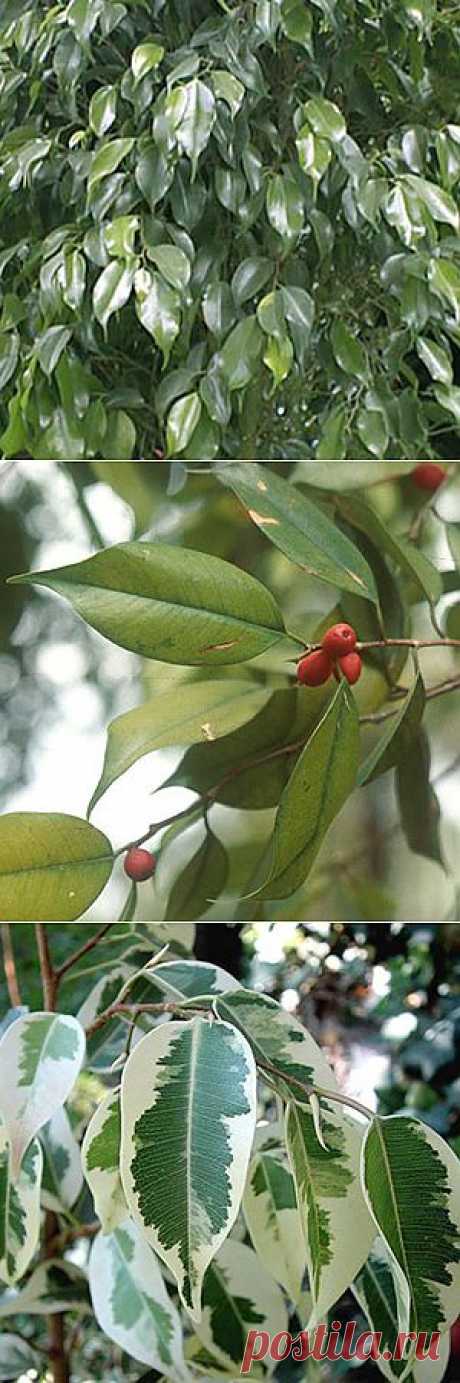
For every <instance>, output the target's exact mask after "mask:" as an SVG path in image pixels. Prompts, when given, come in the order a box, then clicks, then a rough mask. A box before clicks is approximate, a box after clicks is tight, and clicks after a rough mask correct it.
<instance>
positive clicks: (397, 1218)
mask: <svg viewBox="0 0 460 1383" xmlns="http://www.w3.org/2000/svg"><path fill="white" fill-rule="evenodd" d="M374 1127H375V1132H376V1134H377V1137H378V1140H379V1143H380V1146H381V1149H382V1155H383V1161H384V1165H385V1170H386V1173H387V1179H388V1186H389V1191H390V1196H391V1203H392V1206H393V1212H394V1217H395V1221H396V1228H397V1230H398V1233H399V1239H400V1249H401V1257H402V1259H403V1263H404V1269H403V1271H404V1274H405V1277H406V1279H407V1284H408V1287H409V1288H410V1294H411V1299H412V1305H413V1309H414V1316H415V1322H414V1329H415V1330H416V1331H417V1332H418V1316H417V1301H416V1297H415V1293H414V1289H413V1280H412V1274H411V1272H410V1271H409V1263H408V1259H407V1254H406V1249H405V1244H404V1239H403V1233H402V1224H401V1217H400V1213H399V1205H398V1201H397V1198H396V1193H395V1189H394V1185H393V1180H392V1176H391V1167H390V1163H389V1160H388V1154H387V1149H386V1144H385V1139H384V1137H383V1133H382V1130H381V1124H380V1120H379V1119H376V1120H375V1125H374ZM399 1266H401V1265H399Z"/></svg>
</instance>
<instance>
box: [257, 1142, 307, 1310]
mask: <svg viewBox="0 0 460 1383" xmlns="http://www.w3.org/2000/svg"><path fill="white" fill-rule="evenodd" d="M243 1210H244V1216H245V1220H246V1224H247V1227H248V1230H249V1233H250V1236H251V1239H252V1242H253V1245H254V1248H255V1250H256V1253H257V1254H258V1256H259V1261H260V1262H261V1263H263V1264H264V1266H265V1268H267V1270H268V1272H269V1273H270V1274H271V1276H272V1277H274V1279H275V1282H279V1283H280V1284H281V1286H282V1287H284V1290H285V1292H287V1294H288V1296H289V1297H290V1299H291V1301H293V1302H297V1301H298V1300H299V1297H300V1293H301V1289H302V1281H303V1277H304V1274H305V1271H306V1266H307V1256H306V1252H305V1244H304V1240H303V1234H302V1226H301V1222H300V1217H299V1212H298V1209H297V1201H296V1194H295V1187H294V1181H293V1177H292V1172H291V1171H290V1168H289V1167H288V1165H287V1163H286V1158H285V1157H283V1154H282V1153H281V1152H280V1151H274V1150H272V1151H269V1150H265V1149H264V1148H261V1149H260V1151H259V1152H257V1153H255V1155H254V1157H253V1158H252V1161H251V1164H250V1167H249V1174H248V1180H247V1184H246V1190H245V1193H244V1198H243ZM278 1328H279V1327H278Z"/></svg>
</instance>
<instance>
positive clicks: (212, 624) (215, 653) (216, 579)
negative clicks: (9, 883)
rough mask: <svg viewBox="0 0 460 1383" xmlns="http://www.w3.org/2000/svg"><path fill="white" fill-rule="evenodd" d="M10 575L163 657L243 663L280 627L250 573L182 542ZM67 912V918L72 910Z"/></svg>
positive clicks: (132, 547) (126, 548)
mask: <svg viewBox="0 0 460 1383" xmlns="http://www.w3.org/2000/svg"><path fill="white" fill-rule="evenodd" d="M14 580H15V581H17V580H20V581H26V582H37V584H38V585H42V586H49V587H50V588H51V590H55V591H57V592H58V594H59V595H63V596H66V597H67V599H68V600H70V602H71V604H72V605H73V607H74V609H75V610H76V611H77V613H78V614H80V615H81V616H82V618H83V619H85V620H86V622H87V623H88V624H89V625H90V626H91V628H93V629H97V630H98V632H99V633H100V634H104V635H105V637H106V638H109V639H111V640H112V642H113V643H116V644H119V645H120V647H121V648H128V649H130V650H131V651H132V652H133V653H140V654H142V655H143V656H144V657H146V658H158V659H160V661H162V662H166V663H181V664H182V665H183V666H185V665H187V664H188V665H189V666H199V665H200V664H202V663H205V664H209V665H210V666H211V665H212V666H216V665H218V664H225V663H239V662H244V661H246V660H247V659H248V658H255V657H256V656H257V654H258V653H263V652H264V650H265V649H266V648H270V647H271V645H272V644H274V643H277V642H278V641H279V639H280V638H281V635H282V634H283V632H284V626H283V621H282V616H281V612H280V610H279V609H278V606H277V604H276V601H275V600H274V599H273V596H272V595H271V594H270V591H268V590H267V588H266V587H265V586H263V585H262V584H261V582H260V581H257V580H256V579H255V577H253V576H250V575H249V574H248V573H247V572H245V571H242V570H241V569H240V568H239V567H235V566H232V564H231V563H230V562H224V561H222V559H221V558H220V557H212V556H210V555H209V554H208V553H204V552H194V551H193V550H192V549H190V548H184V549H182V552H181V559H180V562H178V549H177V547H175V546H174V545H171V546H169V545H168V544H167V543H157V544H155V543H145V542H142V543H136V542H133V543H120V544H118V545H117V546H115V547H112V548H106V549H105V551H102V552H97V553H96V554H95V555H94V556H93V557H89V558H87V560H86V561H83V562H75V563H72V565H70V566H68V567H60V568H57V570H56V571H48V572H45V571H44V572H31V573H28V574H27V575H25V576H23V577H19V578H18V577H15V578H14ZM114 593H115V595H117V596H118V599H116V600H114ZM7 819H9V820H10V821H11V820H12V819H13V818H11V817H10V818H4V821H5V820H7ZM29 819H30V818H26V820H29ZM31 819H32V820H34V819H37V818H34V817H32V818H31ZM38 819H39V818H38ZM75 819H76V818H72V817H70V818H66V817H64V818H56V817H45V818H44V821H45V823H48V822H49V821H51V822H53V823H55V822H56V821H57V820H63V821H66V820H70V821H73V820H75ZM14 820H15V821H17V820H18V816H15V818H14ZM82 824H83V823H79V827H80V825H82ZM13 829H14V828H13ZM47 829H48V827H47V826H46V830H47ZM44 830H45V828H44ZM54 831H55V827H54V824H53V832H54ZM11 834H12V831H11ZM95 834H96V836H97V835H99V838H100V839H101V840H103V841H104V844H106V842H105V838H104V837H101V836H100V833H98V832H96V833H95ZM93 839H94V837H93V836H92V837H91V842H93ZM88 843H89V842H88ZM0 845H1V835H0ZM93 848H94V845H93ZM21 850H22V845H21ZM0 877H1V876H0ZM101 886H102V885H101ZM98 891H99V890H98ZM1 896H2V895H1V888H0V897H1ZM93 896H94V895H93ZM31 905H32V904H31ZM10 912H11V909H10ZM31 915H33V916H35V913H34V914H31ZM67 916H68V920H70V919H71V917H74V916H78V912H73V913H72V914H68V915H67ZM61 917H62V914H61Z"/></svg>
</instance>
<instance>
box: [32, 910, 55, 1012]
mask: <svg viewBox="0 0 460 1383" xmlns="http://www.w3.org/2000/svg"><path fill="white" fill-rule="evenodd" d="M35 937H36V942H37V951H38V959H39V963H40V974H41V979H42V989H43V1005H44V1008H46V1010H47V1012H48V1013H54V1009H55V1007H56V988H57V986H56V975H55V971H54V969H53V963H52V960H51V955H50V949H49V943H48V935H47V931H46V926H45V925H44V924H43V922H36V923H35Z"/></svg>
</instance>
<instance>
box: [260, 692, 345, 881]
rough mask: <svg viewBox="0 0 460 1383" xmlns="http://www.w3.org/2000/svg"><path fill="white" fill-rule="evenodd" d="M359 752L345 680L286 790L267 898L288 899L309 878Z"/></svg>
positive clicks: (303, 751) (343, 796)
mask: <svg viewBox="0 0 460 1383" xmlns="http://www.w3.org/2000/svg"><path fill="white" fill-rule="evenodd" d="M358 756H359V725H358V713H357V710H356V704H355V701H354V699H353V697H352V695H351V693H350V691H349V688H348V685H347V684H346V683H345V681H343V682H341V683H340V685H339V687H338V689H337V691H336V693H335V696H334V698H333V700H332V701H331V703H330V705H329V706H328V707H327V710H326V711H325V713H324V716H323V718H322V720H321V721H320V723H319V725H318V726H317V728H316V730H314V731H313V734H312V735H311V738H310V739H309V740H308V741H307V744H306V745H305V749H303V750H302V753H301V755H300V757H299V759H298V760H297V763H296V765H295V767H294V769H293V771H292V774H291V777H290V778H289V780H288V783H287V785H286V787H285V789H284V792H283V794H282V797H281V801H280V804H279V807H278V812H277V815H276V821H275V829H274V836H273V860H272V865H271V871H270V876H269V879H268V881H267V883H266V884H265V887H264V897H268V898H286V897H287V896H288V895H289V894H290V893H294V892H295V890H296V889H297V888H299V886H300V884H302V883H303V882H304V880H305V879H306V878H307V875H308V874H309V872H310V869H311V867H312V864H313V863H314V860H315V859H316V856H317V854H318V851H319V849H320V846H321V845H322V842H323V840H324V837H325V835H326V832H327V830H328V827H329V826H330V824H331V822H332V821H333V820H334V818H335V817H336V816H337V814H338V812H339V811H340V809H341V807H343V804H344V802H346V800H347V798H348V797H349V796H350V793H351V792H352V791H353V787H354V785H355V782H356V774H357V769H358Z"/></svg>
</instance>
